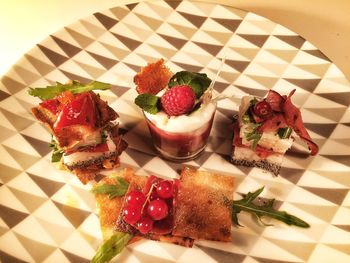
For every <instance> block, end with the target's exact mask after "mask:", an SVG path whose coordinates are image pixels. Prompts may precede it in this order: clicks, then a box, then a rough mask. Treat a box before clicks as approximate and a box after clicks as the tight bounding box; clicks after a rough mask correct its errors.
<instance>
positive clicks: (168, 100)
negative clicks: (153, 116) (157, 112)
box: [160, 85, 196, 116]
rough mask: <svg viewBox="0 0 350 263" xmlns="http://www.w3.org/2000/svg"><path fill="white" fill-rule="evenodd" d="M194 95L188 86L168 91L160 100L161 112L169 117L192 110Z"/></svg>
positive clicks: (176, 87)
mask: <svg viewBox="0 0 350 263" xmlns="http://www.w3.org/2000/svg"><path fill="white" fill-rule="evenodd" d="M195 100H196V94H195V93H194V91H193V89H192V88H191V87H190V86H188V85H179V86H175V87H173V88H171V89H169V90H168V91H167V92H165V94H164V95H163V96H162V97H161V98H160V102H161V105H162V108H163V110H164V111H165V113H166V114H168V115H169V116H178V115H181V114H185V113H188V112H189V111H190V110H192V108H193V106H194V103H195Z"/></svg>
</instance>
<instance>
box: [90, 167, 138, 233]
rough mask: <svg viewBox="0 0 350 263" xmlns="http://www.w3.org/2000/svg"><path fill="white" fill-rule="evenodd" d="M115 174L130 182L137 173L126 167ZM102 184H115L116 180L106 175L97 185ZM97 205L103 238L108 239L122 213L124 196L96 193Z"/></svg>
mask: <svg viewBox="0 0 350 263" xmlns="http://www.w3.org/2000/svg"><path fill="white" fill-rule="evenodd" d="M115 176H118V177H121V178H123V179H125V180H126V181H127V182H130V181H131V180H132V179H133V178H134V177H136V175H135V174H134V171H133V170H132V169H131V168H125V169H122V170H120V171H119V172H117V173H116V174H115ZM101 184H115V180H113V179H112V178H110V177H104V178H103V179H102V180H101V181H100V182H98V184H97V185H101ZM95 198H96V202H97V206H98V208H99V218H100V226H101V230H102V235H103V239H104V240H107V239H108V238H110V236H111V235H112V234H113V231H114V227H115V223H116V222H117V219H118V216H119V214H120V211H121V208H122V205H123V202H124V196H121V197H115V198H113V199H110V198H109V197H108V195H105V194H96V195H95Z"/></svg>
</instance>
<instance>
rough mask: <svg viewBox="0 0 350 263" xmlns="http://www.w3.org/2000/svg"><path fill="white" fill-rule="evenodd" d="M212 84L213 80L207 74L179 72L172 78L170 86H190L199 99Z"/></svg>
mask: <svg viewBox="0 0 350 263" xmlns="http://www.w3.org/2000/svg"><path fill="white" fill-rule="evenodd" d="M210 83H211V79H210V78H208V77H207V74H205V73H195V72H189V71H179V72H177V73H176V74H175V75H173V76H172V77H171V79H170V80H169V83H168V86H169V87H170V88H172V87H174V86H177V85H188V86H190V87H191V88H192V89H193V90H194V93H195V94H196V98H197V99H199V98H200V97H201V96H202V95H203V93H204V92H205V91H206V90H207V88H208V87H209V85H210Z"/></svg>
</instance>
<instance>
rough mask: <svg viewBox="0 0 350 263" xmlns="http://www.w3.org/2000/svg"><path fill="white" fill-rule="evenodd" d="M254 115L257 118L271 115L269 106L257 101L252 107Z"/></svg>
mask: <svg viewBox="0 0 350 263" xmlns="http://www.w3.org/2000/svg"><path fill="white" fill-rule="evenodd" d="M253 111H254V114H255V115H257V116H258V117H261V118H265V117H267V116H269V115H270V114H271V113H272V109H271V106H270V104H268V103H267V102H266V101H265V100H262V101H259V102H258V103H257V104H255V106H254V109H253Z"/></svg>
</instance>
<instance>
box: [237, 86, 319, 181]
mask: <svg viewBox="0 0 350 263" xmlns="http://www.w3.org/2000/svg"><path fill="white" fill-rule="evenodd" d="M294 92H295V90H293V91H292V92H290V94H289V95H288V96H285V95H284V96H282V95H280V94H279V93H278V92H276V91H273V90H269V92H268V93H267V95H266V97H265V98H257V97H254V96H244V97H243V98H242V100H241V105H240V107H239V113H238V117H237V119H236V121H235V123H234V128H233V133H234V135H233V145H232V146H233V150H232V159H231V160H232V163H234V164H236V165H245V166H256V167H260V168H262V169H264V170H267V171H269V172H271V173H273V174H275V175H278V174H279V171H280V168H281V164H282V161H283V156H284V154H285V153H286V151H287V150H288V149H290V148H291V146H292V144H293V141H294V138H293V137H294V134H297V135H298V136H299V137H300V138H301V139H302V140H303V141H305V142H306V144H307V145H308V148H309V150H310V154H311V155H316V154H317V152H318V146H317V145H316V144H315V143H314V142H313V141H312V139H311V137H310V135H309V134H308V132H307V130H306V129H305V127H304V124H303V120H302V116H301V113H300V110H299V109H298V108H297V107H296V106H295V105H294V104H293V103H292V100H291V99H292V96H293V94H294Z"/></svg>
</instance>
